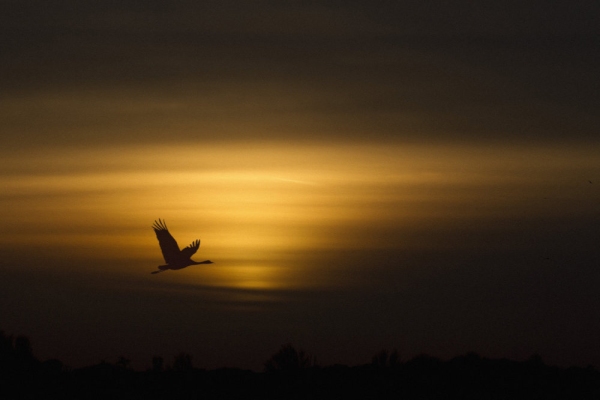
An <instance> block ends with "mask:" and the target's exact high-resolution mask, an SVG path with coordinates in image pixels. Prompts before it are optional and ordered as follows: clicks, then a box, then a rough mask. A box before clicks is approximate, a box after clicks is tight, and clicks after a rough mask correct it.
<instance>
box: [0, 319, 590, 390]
mask: <svg viewBox="0 0 600 400" xmlns="http://www.w3.org/2000/svg"><path fill="white" fill-rule="evenodd" d="M0 398H2V399H42V398H43V399H48V398H61V399H106V398H111V399H223V398H243V399H376V398H377V399H387V398H390V399H391V398H393V399H599V398H600V372H598V371H597V370H596V369H595V368H594V367H591V366H590V367H587V368H579V367H570V368H559V367H556V366H549V365H546V364H545V363H544V362H543V361H542V358H541V357H539V356H537V355H534V356H532V357H531V358H530V359H529V360H527V361H523V362H517V361H511V360H507V359H488V358H484V357H481V356H479V355H478V354H476V353H468V354H466V355H461V356H458V357H454V358H452V359H450V360H447V361H443V360H441V359H439V358H435V357H431V356H428V355H419V356H416V357H414V358H411V359H409V360H406V361H404V360H402V359H401V357H400V354H399V353H398V351H396V350H394V351H392V352H389V351H387V350H381V351H380V352H378V353H376V354H375V355H374V356H373V358H372V361H371V363H368V364H363V365H357V366H347V365H329V366H319V365H318V364H317V362H316V360H315V358H314V357H313V356H312V355H310V354H309V353H307V352H305V351H303V350H297V349H296V348H295V347H294V346H293V345H292V344H286V345H283V346H282V347H281V348H280V349H279V350H278V351H277V352H275V353H274V354H273V355H272V356H271V357H269V358H268V359H267V360H266V361H265V363H264V370H263V371H262V372H253V371H250V370H243V369H238V368H220V369H215V370H205V369H199V368H195V367H194V366H193V359H192V356H191V355H190V354H188V353H185V352H182V353H180V354H177V355H176V356H175V357H174V359H173V363H172V364H170V365H165V362H164V359H163V358H162V357H160V356H155V357H153V358H152V366H151V367H150V368H149V369H147V370H145V371H135V370H133V369H132V368H131V367H130V360H128V359H126V358H125V357H119V358H118V359H117V361H116V362H115V363H108V362H105V361H102V362H100V363H99V364H96V365H92V366H88V367H83V368H77V369H71V368H68V367H66V366H65V365H64V364H63V363H62V362H61V361H59V360H55V359H51V360H46V361H39V360H38V359H37V358H36V357H35V356H34V355H33V352H32V348H31V343H30V341H29V339H28V338H27V337H25V336H16V337H13V336H8V335H6V334H5V333H4V332H2V331H0Z"/></svg>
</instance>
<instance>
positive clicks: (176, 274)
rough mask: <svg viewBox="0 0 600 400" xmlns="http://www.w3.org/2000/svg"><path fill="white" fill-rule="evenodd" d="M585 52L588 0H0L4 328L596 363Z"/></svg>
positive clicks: (124, 339) (212, 361)
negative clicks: (182, 264) (158, 231)
mask: <svg viewBox="0 0 600 400" xmlns="http://www.w3.org/2000/svg"><path fill="white" fill-rule="evenodd" d="M598 65H600V4H599V3H598V2H596V1H574V2H546V1H541V0H532V1H527V2H522V1H503V2H473V1H453V2H448V1H441V0H434V1H428V2H421V1H324V0H316V1H305V2H300V1H253V2H244V1H229V0H221V1H203V2H196V1H173V0H172V1H168V2H166V1H164V2H163V1H151V0H150V1H149V0H146V1H143V2H141V1H134V0H121V1H118V2H116V1H115V2H112V1H91V0H84V1H81V0H79V1H74V0H71V1H69V0H64V1H53V2H46V1H40V0H25V1H12V0H2V1H0V87H1V88H2V90H1V91H0V187H2V190H1V191H0V205H1V208H2V210H3V216H2V219H1V220H0V251H1V252H2V258H1V260H0V272H1V273H2V277H3V278H2V280H1V281H0V305H1V307H0V321H1V322H0V330H4V331H5V332H6V333H8V334H25V335H27V336H28V337H30V339H31V341H32V345H33V349H34V352H35V354H36V355H37V356H38V357H40V358H41V359H47V358H58V359H60V360H62V361H63V362H65V363H66V364H67V365H70V366H73V367H78V366H84V365H91V364H94V363H97V362H99V361H100V360H106V361H109V362H114V361H116V360H117V359H118V357H120V356H124V357H126V358H128V359H131V360H132V365H133V366H134V367H136V368H139V369H143V368H147V367H149V366H150V364H151V359H152V356H155V355H161V356H163V357H164V358H165V360H166V361H167V362H170V361H171V360H172V357H173V356H174V355H175V354H177V353H179V352H181V351H185V352H187V353H190V354H191V355H192V356H193V362H194V365H195V366H197V367H201V368H218V367H223V366H226V367H241V368H250V369H254V370H257V371H259V370H261V369H262V367H263V363H264V361H265V360H266V359H267V358H268V357H269V356H270V355H271V354H273V353H274V352H276V351H277V350H278V348H279V347H280V346H281V345H283V344H286V343H292V344H293V345H294V346H296V347H297V348H302V349H304V350H305V351H307V352H309V353H311V354H313V355H314V356H316V358H317V362H318V363H320V364H324V365H327V364H334V363H342V364H352V365H354V364H360V363H365V362H369V361H370V359H371V356H373V355H374V354H375V353H377V352H378V351H379V350H381V349H389V350H392V349H398V351H399V353H400V355H401V357H402V358H403V359H407V358H409V357H412V356H414V355H417V354H420V353H427V354H430V355H433V356H437V357H442V358H449V357H452V356H455V355H459V354H463V353H466V352H468V351H475V352H477V353H479V354H481V355H483V356H486V357H507V358H511V359H517V360H523V359H527V358H529V357H530V356H531V355H532V354H534V353H537V354H540V355H541V356H542V358H543V359H544V360H545V361H546V362H548V363H552V364H557V365H563V366H566V365H581V366H585V365H588V364H592V365H595V366H597V367H600V342H598V340H597V338H598V337H599V336H600V320H599V319H598V318H597V310H598V309H599V308H600V295H599V294H598V289H597V288H598V286H599V285H600V271H599V270H598V267H599V266H600V250H599V248H600V247H599V246H598V239H599V238H600V157H599V156H598V155H599V154H600V137H599V136H598V132H600V115H599V114H598V112H597V110H598V109H600V98H599V96H598V91H599V89H600V76H599V75H598V73H597V70H598ZM158 218H162V219H164V220H165V221H166V223H167V226H168V227H169V230H170V232H171V233H172V234H173V236H174V237H175V238H176V240H177V241H178V243H179V245H180V247H185V246H186V245H188V244H190V243H191V242H192V241H193V240H195V239H200V240H201V243H202V244H201V246H200V250H199V251H198V253H197V254H196V255H195V256H194V257H193V258H194V259H195V260H198V261H202V260H205V259H211V260H212V261H214V264H210V265H198V266H191V267H188V268H186V269H183V270H180V271H167V272H165V273H161V274H158V275H152V274H150V272H151V271H153V270H156V267H157V266H158V265H161V264H164V260H163V259H162V255H161V253H160V249H159V247H158V242H157V240H156V236H155V234H154V232H153V230H152V229H151V226H152V223H153V222H154V220H156V219H158Z"/></svg>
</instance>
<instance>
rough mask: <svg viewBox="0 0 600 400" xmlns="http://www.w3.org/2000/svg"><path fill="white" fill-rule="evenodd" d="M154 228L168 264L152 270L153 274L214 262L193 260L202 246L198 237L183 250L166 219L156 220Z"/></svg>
mask: <svg viewBox="0 0 600 400" xmlns="http://www.w3.org/2000/svg"><path fill="white" fill-rule="evenodd" d="M152 228H153V229H154V232H155V233H156V238H157V239H158V244H159V246H160V250H161V251H162V254H163V257H164V258H165V262H166V263H167V264H166V265H159V266H158V271H153V272H151V273H152V274H158V273H159V272H163V271H166V270H168V269H173V270H175V269H182V268H185V267H188V266H190V265H198V264H212V263H213V262H212V261H210V260H205V261H200V262H198V261H194V260H192V258H191V257H192V256H193V255H194V253H196V252H197V251H198V248H199V247H200V240H198V239H196V240H195V241H193V242H192V243H191V244H190V245H189V246H187V247H186V248H184V249H183V250H179V246H178V245H177V242H176V241H175V238H173V236H171V234H170V233H169V229H167V224H165V221H163V220H161V219H159V220H158V221H154V224H153V225H152Z"/></svg>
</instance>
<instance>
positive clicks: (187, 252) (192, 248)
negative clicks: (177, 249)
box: [181, 239, 200, 258]
mask: <svg viewBox="0 0 600 400" xmlns="http://www.w3.org/2000/svg"><path fill="white" fill-rule="evenodd" d="M199 247H200V240H198V239H196V240H195V241H194V242H192V244H190V245H189V246H188V247H186V248H185V249H183V250H181V256H182V257H184V258H190V257H191V256H193V255H194V253H195V252H197V251H198V248H199Z"/></svg>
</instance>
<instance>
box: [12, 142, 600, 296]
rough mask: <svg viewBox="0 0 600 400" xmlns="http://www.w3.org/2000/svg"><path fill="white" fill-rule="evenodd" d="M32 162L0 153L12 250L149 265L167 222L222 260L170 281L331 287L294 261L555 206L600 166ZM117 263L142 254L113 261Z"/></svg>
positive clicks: (372, 155)
mask: <svg viewBox="0 0 600 400" xmlns="http://www.w3.org/2000/svg"><path fill="white" fill-rule="evenodd" d="M29 160H31V158H29ZM35 160H36V162H35V164H34V165H32V163H31V162H30V161H28V162H21V161H20V159H19V158H18V157H11V156H10V155H7V156H6V157H5V158H4V161H3V163H2V168H3V169H4V170H5V171H6V172H5V173H4V174H3V175H2V178H0V179H1V182H0V183H1V185H2V187H3V188H4V192H3V195H2V196H0V203H1V205H2V207H3V209H5V210H9V212H8V213H7V215H6V217H5V218H4V222H3V226H4V228H3V230H2V233H0V235H2V236H1V239H2V243H3V244H4V245H5V246H8V247H10V248H11V249H13V250H11V251H15V250H14V249H21V251H23V249H26V248H27V246H30V244H31V243H35V246H36V248H37V249H38V250H37V251H41V252H43V253H44V257H45V258H46V259H48V258H50V259H53V260H54V261H53V262H54V264H56V265H60V263H61V260H67V259H69V260H72V259H80V260H85V259H86V258H94V259H96V260H99V259H100V260H106V263H107V265H108V266H107V269H106V271H111V273H115V274H147V273H148V272H149V271H151V270H153V269H154V268H155V266H156V265H158V264H160V263H162V258H161V255H160V252H159V249H158V246H157V242H156V239H155V238H154V234H153V233H152V231H151V229H150V225H151V223H152V221H153V220H154V219H156V218H163V219H165V220H166V221H167V224H168V226H169V228H170V230H171V232H172V234H173V235H174V236H175V238H176V239H177V240H178V243H179V245H180V247H184V246H186V245H187V244H189V243H190V242H191V241H192V240H194V239H196V238H200V239H201V240H202V245H201V247H200V251H199V253H198V254H196V255H195V257H194V258H195V259H197V260H203V259H212V260H214V261H216V264H214V265H211V266H201V267H190V268H189V269H188V270H185V271H182V272H180V273H178V274H171V275H170V276H169V278H167V279H169V280H175V281H178V280H181V281H185V282H188V283H189V282H198V283H201V284H203V285H213V286H226V287H237V288H250V289H276V288H293V287H307V286H319V285H324V286H327V285H330V284H332V282H330V281H328V280H327V279H328V278H327V275H326V274H323V271H319V270H317V269H316V268H314V267H311V266H310V265H301V264H302V263H301V262H300V261H299V260H305V259H306V256H307V254H310V253H313V252H319V251H328V250H332V249H337V250H339V251H343V250H344V249H348V250H356V249H382V250H384V249H386V248H394V249H400V250H401V249H402V248H413V249H414V248H417V247H419V246H427V243H424V242H423V241H422V236H420V233H422V232H423V231H427V230H428V229H430V230H441V231H444V230H446V231H449V230H452V229H459V230H460V229H464V228H465V227H468V226H469V224H472V223H473V221H485V220H486V219H488V220H502V219H503V218H504V217H506V218H513V217H515V216H518V215H521V214H522V215H532V214H536V213H538V214H539V213H550V214H554V213H556V214H558V213H559V212H562V209H561V207H562V206H561V204H563V203H565V202H568V201H569V198H570V197H573V196H579V195H581V194H582V193H577V192H575V193H571V194H569V193H567V192H565V191H562V190H561V191H558V190H557V188H558V187H565V185H567V186H568V185H569V182H570V181H572V180H573V179H579V178H578V176H580V173H581V171H582V170H586V171H589V170H590V168H591V169H595V170H597V169H598V163H597V161H595V157H594V155H593V152H592V151H591V150H582V149H570V150H569V149H567V150H565V149H562V150H558V149H536V150H523V149H520V150H517V149H510V148H506V149H502V150H501V151H499V150H498V149H491V148H487V149H486V148H475V147H470V148H466V147H465V148H460V147H455V148H441V147H440V148H432V147H427V148H425V147H416V146H401V145H393V146H383V145H373V146H360V147H359V146H351V145H348V146H333V145H319V146H317V145H315V146H308V145H304V146H288V145H282V144H263V145H253V146H248V145H243V144H236V145H232V144H229V145H223V144H220V145H219V144H214V145H210V146H202V147H199V146H198V147H195V146H185V147H184V146H180V147H166V148H165V147H160V148H159V147H138V148H135V147H130V148H120V149H98V150H82V149H79V148H72V149H70V150H64V149H63V150H60V151H56V152H52V151H50V152H48V153H45V154H42V153H40V154H38V155H37V157H35ZM523 171H525V172H523ZM576 190H589V188H587V187H586V188H584V189H576ZM583 195H584V197H585V195H586V194H583ZM588 195H589V196H588V197H590V196H591V197H590V199H592V198H594V197H593V196H595V194H591V193H590V194H588ZM545 196H554V200H552V201H550V202H546V203H545V204H544V203H541V202H540V199H543V198H544V197H545ZM561 199H562V200H561ZM561 201H562V203H561ZM590 201H592V200H590ZM584 206H585V207H587V206H588V205H585V204H584ZM585 207H583V208H585ZM420 238H421V239H420ZM443 245H444V243H440V244H439V246H443ZM446 245H448V246H458V245H464V244H459V243H453V242H452V240H449V241H447V242H446ZM111 260H135V261H136V262H135V263H133V264H132V265H133V266H132V267H131V269H130V270H128V271H123V270H114V271H113V270H111V267H110V265H111V263H110V261H111ZM341 264H343V260H341ZM85 268H86V266H85V265H82V269H84V270H85ZM88 268H91V267H88Z"/></svg>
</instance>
